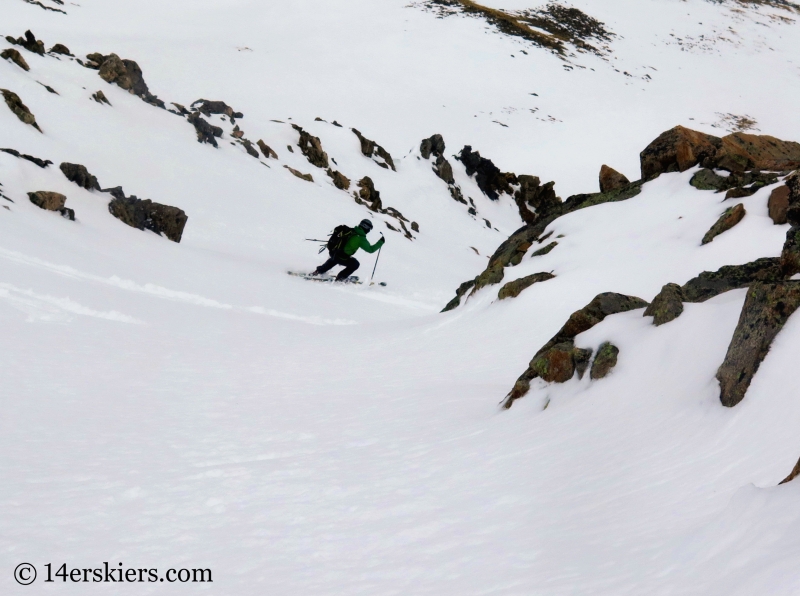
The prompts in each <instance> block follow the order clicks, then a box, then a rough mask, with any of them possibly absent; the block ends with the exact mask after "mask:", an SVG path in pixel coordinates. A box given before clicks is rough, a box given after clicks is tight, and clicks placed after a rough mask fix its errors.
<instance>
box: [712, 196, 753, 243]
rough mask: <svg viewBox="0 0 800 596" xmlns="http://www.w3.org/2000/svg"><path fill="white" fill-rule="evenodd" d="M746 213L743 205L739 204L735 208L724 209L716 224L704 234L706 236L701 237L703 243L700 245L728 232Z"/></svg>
mask: <svg viewBox="0 0 800 596" xmlns="http://www.w3.org/2000/svg"><path fill="white" fill-rule="evenodd" d="M746 213H747V212H746V211H745V209H744V205H742V204H741V203H739V204H738V205H736V206H735V207H729V208H728V209H726V210H725V212H724V213H723V214H722V215H720V217H719V219H718V220H717V222H716V223H715V224H714V225H713V226H711V229H710V230H708V232H706V235H705V236H703V241H702V242H701V244H708V243H709V242H711V241H712V240H714V238H716V237H717V236H719V235H720V234H722V233H723V232H727V231H728V230H730V229H731V228H732V227H733V226H735V225H736V224H738V223H739V222H740V221H742V219H744V216H745V214H746Z"/></svg>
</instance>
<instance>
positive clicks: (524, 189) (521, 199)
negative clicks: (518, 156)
mask: <svg viewBox="0 0 800 596" xmlns="http://www.w3.org/2000/svg"><path fill="white" fill-rule="evenodd" d="M517 182H518V183H519V190H517V191H516V192H515V193H514V201H515V202H516V203H517V209H518V210H519V216H520V217H521V218H522V221H524V222H525V223H527V224H532V223H535V222H536V221H537V219H538V218H539V217H542V216H543V215H546V214H547V213H550V212H551V211H553V210H554V209H557V208H558V207H560V205H561V199H560V198H559V197H557V196H556V192H555V190H553V187H554V186H555V182H548V183H547V184H541V183H540V181H539V177H538V176H529V175H527V174H522V175H520V176H517Z"/></svg>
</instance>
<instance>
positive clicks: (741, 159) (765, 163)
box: [714, 132, 800, 172]
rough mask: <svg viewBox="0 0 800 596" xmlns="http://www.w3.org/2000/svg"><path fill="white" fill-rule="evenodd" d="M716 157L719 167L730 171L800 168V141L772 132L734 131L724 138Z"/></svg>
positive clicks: (716, 163) (715, 161)
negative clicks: (768, 133)
mask: <svg viewBox="0 0 800 596" xmlns="http://www.w3.org/2000/svg"><path fill="white" fill-rule="evenodd" d="M721 142H722V145H721V147H720V148H719V150H718V151H717V154H716V155H715V156H714V163H715V165H716V167H718V168H722V169H723V170H728V171H731V172H744V171H746V170H754V169H758V170H770V171H775V172H780V171H784V170H791V169H794V168H797V167H800V143H795V142H793V141H782V140H781V139H777V138H775V137H771V136H769V135H752V134H748V133H745V132H735V133H733V134H729V135H727V136H724V137H722V139H721Z"/></svg>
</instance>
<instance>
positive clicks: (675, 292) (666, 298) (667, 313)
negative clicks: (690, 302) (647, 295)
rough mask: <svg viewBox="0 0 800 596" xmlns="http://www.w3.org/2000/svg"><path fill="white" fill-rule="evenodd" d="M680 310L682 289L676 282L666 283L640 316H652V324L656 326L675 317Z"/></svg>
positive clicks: (681, 307) (681, 308) (679, 314)
mask: <svg viewBox="0 0 800 596" xmlns="http://www.w3.org/2000/svg"><path fill="white" fill-rule="evenodd" d="M682 312H683V290H682V289H681V287H680V286H679V285H678V284H666V285H665V286H664V287H663V288H661V291H660V292H659V293H658V294H657V295H656V297H655V298H653V301H652V302H651V303H650V306H648V307H647V308H646V309H645V311H644V315H642V316H645V317H653V325H655V326H656V327H658V326H659V325H663V324H664V323H669V322H670V321H673V320H675V319H677V318H678V317H679V316H681V313H682Z"/></svg>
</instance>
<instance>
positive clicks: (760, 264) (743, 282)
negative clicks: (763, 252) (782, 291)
mask: <svg viewBox="0 0 800 596" xmlns="http://www.w3.org/2000/svg"><path fill="white" fill-rule="evenodd" d="M781 279H783V273H782V272H781V267H780V259H779V258H777V257H771V258H763V259H758V260H756V261H752V262H750V263H745V264H744V265H726V266H724V267H720V268H719V269H718V270H717V271H713V272H711V271H704V272H703V273H701V274H700V275H698V276H697V277H695V278H693V279H690V280H689V281H687V282H686V283H685V284H683V286H682V287H681V292H682V294H683V301H684V302H705V301H706V300H708V299H709V298H713V297H714V296H718V295H720V294H722V293H724V292H728V291H730V290H738V289H740V288H747V287H750V286H751V285H752V284H754V283H756V282H767V283H769V282H776V281H780V280H781Z"/></svg>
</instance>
